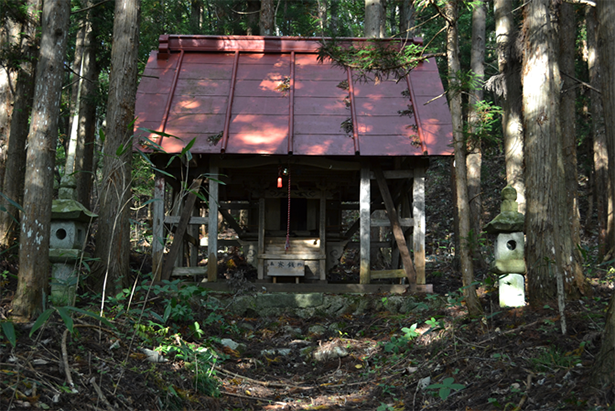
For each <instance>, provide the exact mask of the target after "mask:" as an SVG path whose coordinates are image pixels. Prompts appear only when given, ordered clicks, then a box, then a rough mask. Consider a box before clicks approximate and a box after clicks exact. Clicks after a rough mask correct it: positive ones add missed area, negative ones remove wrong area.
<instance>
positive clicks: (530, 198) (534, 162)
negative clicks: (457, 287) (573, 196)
mask: <svg viewBox="0 0 615 411" xmlns="http://www.w3.org/2000/svg"><path fill="white" fill-rule="evenodd" d="M524 31H525V33H524V34H525V35H524V39H525V40H524V41H525V44H524V50H525V59H524V62H523V113H524V126H525V181H526V195H527V198H526V199H527V211H526V223H525V226H526V235H527V243H526V247H525V255H526V263H527V269H528V275H527V277H528V294H529V301H530V304H531V305H532V306H542V304H544V302H545V301H549V300H551V301H553V300H555V299H556V296H557V278H558V276H560V278H561V276H563V277H564V281H565V283H566V284H569V283H571V282H572V280H573V278H572V277H570V276H568V275H565V274H567V273H569V270H566V269H565V267H567V266H569V264H570V261H569V260H568V259H565V258H564V255H566V254H568V255H569V256H570V257H571V255H570V250H569V249H566V245H565V243H564V241H563V239H562V235H564V231H563V225H565V224H569V222H568V221H561V220H562V219H563V218H564V216H566V215H567V212H566V210H567V209H566V204H567V201H566V198H567V196H566V186H565V178H564V176H565V170H564V163H563V155H562V142H561V138H560V132H561V130H560V124H559V106H560V104H559V100H560V99H559V93H560V74H559V66H558V61H557V58H556V55H555V50H556V47H555V44H554V43H555V35H554V34H555V33H554V29H553V23H552V21H551V16H550V9H549V0H536V1H533V2H530V3H529V4H528V5H527V6H526V8H525V19H524ZM568 234H570V231H568Z"/></svg>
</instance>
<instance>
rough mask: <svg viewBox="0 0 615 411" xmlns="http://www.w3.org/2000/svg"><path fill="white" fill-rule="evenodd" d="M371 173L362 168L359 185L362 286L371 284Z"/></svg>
mask: <svg viewBox="0 0 615 411" xmlns="http://www.w3.org/2000/svg"><path fill="white" fill-rule="evenodd" d="M370 201H371V194H370V172H369V167H368V166H363V167H361V183H360V185H359V220H360V223H359V225H360V230H359V236H360V250H361V251H360V258H361V265H360V267H361V268H360V282H361V284H369V283H370V258H369V251H370V232H371V227H370V226H371V220H370V214H371V210H370Z"/></svg>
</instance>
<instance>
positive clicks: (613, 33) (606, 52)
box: [596, 0, 615, 246]
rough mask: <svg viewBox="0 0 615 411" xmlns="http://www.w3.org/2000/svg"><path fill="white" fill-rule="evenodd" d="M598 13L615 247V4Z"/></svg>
mask: <svg viewBox="0 0 615 411" xmlns="http://www.w3.org/2000/svg"><path fill="white" fill-rule="evenodd" d="M596 14H597V16H598V55H599V60H600V62H601V63H600V64H601V66H602V67H604V69H602V70H601V71H600V73H601V77H602V82H601V83H602V87H601V90H602V107H603V110H604V126H605V133H606V134H605V136H606V145H607V152H608V170H609V197H608V203H609V204H608V213H609V215H608V227H607V235H608V241H607V244H609V245H610V246H613V245H615V218H613V217H614V216H613V208H614V203H615V72H614V71H613V70H612V67H611V65H612V62H613V61H614V60H615V20H613V19H615V3H614V2H611V1H608V0H599V1H597V2H596ZM607 62H608V63H607Z"/></svg>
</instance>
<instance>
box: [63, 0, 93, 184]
mask: <svg viewBox="0 0 615 411" xmlns="http://www.w3.org/2000/svg"><path fill="white" fill-rule="evenodd" d="M83 3H85V2H83ZM83 5H84V4H82V6H83ZM81 17H82V19H81V20H80V21H79V30H78V31H77V39H76V41H75V58H74V59H73V72H74V73H73V76H72V78H71V82H72V84H73V86H72V88H71V97H70V114H71V116H70V124H69V130H70V132H69V134H68V135H69V139H68V144H67V145H66V163H65V166H64V177H63V178H70V179H74V176H73V173H75V172H76V171H77V169H76V168H75V161H76V159H75V157H76V155H77V141H78V137H77V136H78V134H77V130H78V128H79V107H80V104H81V90H82V89H83V51H84V46H83V44H84V41H85V28H86V25H85V18H86V17H87V15H82V16H81ZM75 194H76V193H75Z"/></svg>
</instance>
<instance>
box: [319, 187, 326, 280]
mask: <svg viewBox="0 0 615 411" xmlns="http://www.w3.org/2000/svg"><path fill="white" fill-rule="evenodd" d="M325 197H326V193H325V192H324V191H323V192H322V194H321V196H320V219H319V224H318V232H319V234H320V251H319V253H320V255H321V256H323V255H324V256H325V258H324V259H321V260H320V261H319V263H320V265H319V267H318V270H319V271H320V281H322V282H325V281H327V248H326V244H325V240H326V236H327V232H326V231H327V224H326V222H327V199H326V198H325Z"/></svg>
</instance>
